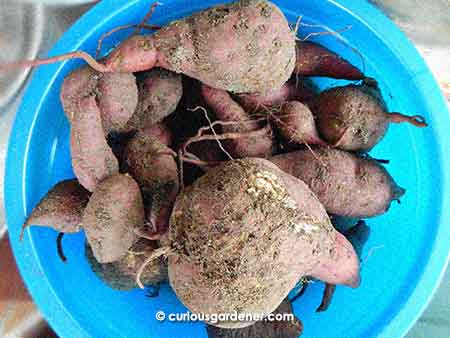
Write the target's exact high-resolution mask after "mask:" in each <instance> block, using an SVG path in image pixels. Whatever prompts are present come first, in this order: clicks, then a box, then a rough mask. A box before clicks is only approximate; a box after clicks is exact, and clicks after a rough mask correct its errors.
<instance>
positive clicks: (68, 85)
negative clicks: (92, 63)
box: [60, 66, 99, 122]
mask: <svg viewBox="0 0 450 338" xmlns="http://www.w3.org/2000/svg"><path fill="white" fill-rule="evenodd" d="M98 79H99V74H98V73H97V72H96V71H95V70H94V69H92V68H91V67H87V66H86V67H81V68H78V69H76V70H74V71H73V72H72V73H70V74H69V75H68V76H66V78H65V79H64V82H63V84H62V86H61V92H60V99H61V103H62V106H63V109H64V113H65V114H66V117H67V119H68V120H69V122H72V120H73V117H74V116H75V115H76V114H77V113H78V112H79V110H80V100H81V99H83V98H85V97H86V96H94V95H96V91H97V86H98Z"/></svg>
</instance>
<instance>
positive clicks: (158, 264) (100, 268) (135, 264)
mask: <svg viewBox="0 0 450 338" xmlns="http://www.w3.org/2000/svg"><path fill="white" fill-rule="evenodd" d="M157 248H158V245H157V243H156V242H155V241H149V240H147V239H140V240H139V241H138V242H136V243H135V244H134V245H133V246H132V247H131V248H130V250H128V251H127V253H126V254H125V256H123V257H122V258H121V259H119V260H118V261H115V262H112V263H104V264H101V263H99V262H97V260H96V259H95V257H94V254H93V252H92V249H91V248H90V246H89V244H87V243H86V258H87V259H88V262H89V265H90V266H91V269H92V271H93V272H94V273H95V274H96V275H97V276H98V277H99V278H100V279H101V280H103V281H104V282H105V283H106V284H107V285H108V286H110V287H111V288H113V289H116V290H131V289H134V288H137V287H138V285H137V284H136V272H137V271H138V269H139V268H140V267H141V265H142V264H143V263H144V261H145V259H146V258H147V257H148V256H149V255H150V254H151V253H152V252H153V251H154V250H155V249H157ZM167 279H168V277H167V261H166V260H165V259H164V258H163V257H161V258H159V259H157V260H154V261H152V262H151V263H149V264H148V265H147V266H146V269H145V270H144V271H143V273H142V275H141V281H142V283H143V284H144V285H157V284H158V283H160V282H162V281H165V280H167Z"/></svg>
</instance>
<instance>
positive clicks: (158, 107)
mask: <svg viewBox="0 0 450 338" xmlns="http://www.w3.org/2000/svg"><path fill="white" fill-rule="evenodd" d="M138 86H139V103H138V105H137V107H136V111H135V112H134V114H133V116H132V117H131V119H130V120H129V121H128V123H127V126H126V128H125V129H126V130H139V129H142V128H144V127H146V126H149V125H152V124H155V123H158V122H160V121H161V120H162V119H164V118H165V117H166V116H168V115H169V114H171V113H172V112H173V111H175V109H176V107H177V105H178V103H179V101H180V99H181V96H182V94H183V86H182V82H181V75H179V74H175V73H172V72H169V71H167V70H164V69H153V70H151V71H149V72H147V73H145V74H142V75H141V78H140V79H139V82H138Z"/></svg>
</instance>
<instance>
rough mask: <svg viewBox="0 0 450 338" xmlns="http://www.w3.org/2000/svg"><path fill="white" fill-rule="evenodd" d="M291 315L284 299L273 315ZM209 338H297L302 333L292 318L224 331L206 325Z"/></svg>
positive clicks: (300, 326)
mask: <svg viewBox="0 0 450 338" xmlns="http://www.w3.org/2000/svg"><path fill="white" fill-rule="evenodd" d="M290 313H293V310H292V304H291V302H290V301H289V300H288V299H285V300H284V301H283V302H282V303H281V304H280V306H279V307H278V308H277V309H276V310H275V311H274V312H273V314H290ZM207 332H208V337H209V338H298V337H300V336H301V334H302V332H303V325H302V322H301V321H300V320H299V319H297V318H295V317H294V320H292V321H259V322H257V323H255V324H253V325H251V326H248V327H244V328H241V329H224V328H220V327H216V326H211V325H208V327H207Z"/></svg>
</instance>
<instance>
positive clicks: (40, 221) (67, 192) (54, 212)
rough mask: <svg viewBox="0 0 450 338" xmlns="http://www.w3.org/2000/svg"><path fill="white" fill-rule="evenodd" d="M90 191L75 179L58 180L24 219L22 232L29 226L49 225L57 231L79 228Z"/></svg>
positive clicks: (69, 230) (77, 229) (78, 229)
mask: <svg viewBox="0 0 450 338" xmlns="http://www.w3.org/2000/svg"><path fill="white" fill-rule="evenodd" d="M89 196H90V193H89V191H87V190H86V189H84V188H83V186H81V185H80V183H78V181H77V180H75V179H73V180H66V181H62V182H59V183H58V184H56V185H55V186H53V188H51V189H50V190H49V191H48V192H47V194H46V195H45V196H44V197H43V198H42V199H41V200H40V201H39V203H38V205H36V206H35V207H34V209H33V211H32V212H31V214H30V215H29V216H28V218H27V220H26V221H25V223H24V225H23V229H22V233H23V231H24V230H25V228H26V227H29V226H33V225H36V226H45V227H50V228H52V229H54V230H56V231H59V232H78V231H80V230H81V227H82V222H81V218H82V215H83V211H84V208H85V207H86V204H87V202H88V200H89Z"/></svg>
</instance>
